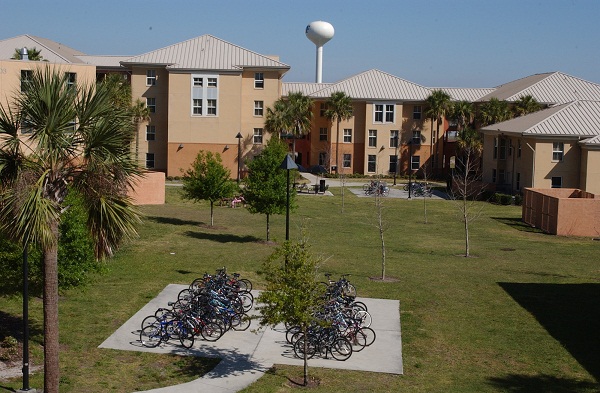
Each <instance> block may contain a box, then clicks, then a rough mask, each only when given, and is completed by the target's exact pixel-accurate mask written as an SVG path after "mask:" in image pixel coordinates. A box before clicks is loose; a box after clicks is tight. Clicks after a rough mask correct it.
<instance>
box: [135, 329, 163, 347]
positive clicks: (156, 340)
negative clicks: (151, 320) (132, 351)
mask: <svg viewBox="0 0 600 393" xmlns="http://www.w3.org/2000/svg"><path fill="white" fill-rule="evenodd" d="M140 342H141V343H142V345H143V346H145V347H147V348H155V347H158V345H159V344H160V343H161V342H162V328H161V326H156V325H150V326H146V327H145V328H143V329H142V331H141V332H140Z"/></svg>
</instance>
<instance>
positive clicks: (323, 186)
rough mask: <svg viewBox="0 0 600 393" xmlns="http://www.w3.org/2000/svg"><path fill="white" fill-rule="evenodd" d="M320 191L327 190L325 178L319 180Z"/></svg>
mask: <svg viewBox="0 0 600 393" xmlns="http://www.w3.org/2000/svg"><path fill="white" fill-rule="evenodd" d="M319 192H325V179H323V180H319Z"/></svg>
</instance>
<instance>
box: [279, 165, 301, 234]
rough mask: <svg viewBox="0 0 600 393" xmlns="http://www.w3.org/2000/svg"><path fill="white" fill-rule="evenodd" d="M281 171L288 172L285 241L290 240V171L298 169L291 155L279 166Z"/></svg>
mask: <svg viewBox="0 0 600 393" xmlns="http://www.w3.org/2000/svg"><path fill="white" fill-rule="evenodd" d="M279 167H280V168H281V169H285V170H287V190H286V192H287V194H286V196H287V199H286V210H285V240H286V241H287V240H290V169H298V165H296V163H295V162H294V160H292V157H290V155H289V154H286V155H285V158H284V159H283V162H282V163H281V165H280V166H279Z"/></svg>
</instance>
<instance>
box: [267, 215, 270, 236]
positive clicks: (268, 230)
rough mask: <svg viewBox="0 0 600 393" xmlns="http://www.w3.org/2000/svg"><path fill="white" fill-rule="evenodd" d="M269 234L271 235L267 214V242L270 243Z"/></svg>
mask: <svg viewBox="0 0 600 393" xmlns="http://www.w3.org/2000/svg"><path fill="white" fill-rule="evenodd" d="M269 233H270V228H269V213H267V241H269Z"/></svg>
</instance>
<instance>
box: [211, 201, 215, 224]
mask: <svg viewBox="0 0 600 393" xmlns="http://www.w3.org/2000/svg"><path fill="white" fill-rule="evenodd" d="M213 213H214V210H213V201H210V226H211V227H212V226H213V225H215V221H214V214H213Z"/></svg>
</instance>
